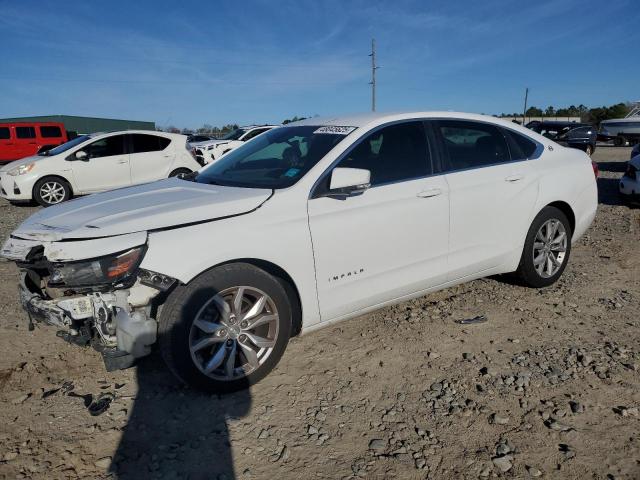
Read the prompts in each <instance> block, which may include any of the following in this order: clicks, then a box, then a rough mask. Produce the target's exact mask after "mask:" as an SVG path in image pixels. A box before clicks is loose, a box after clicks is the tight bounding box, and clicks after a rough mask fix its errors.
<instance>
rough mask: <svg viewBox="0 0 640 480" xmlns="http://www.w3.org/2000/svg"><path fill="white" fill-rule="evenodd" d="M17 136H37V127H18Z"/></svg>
mask: <svg viewBox="0 0 640 480" xmlns="http://www.w3.org/2000/svg"><path fill="white" fill-rule="evenodd" d="M16 137H18V138H36V129H35V128H34V127H16Z"/></svg>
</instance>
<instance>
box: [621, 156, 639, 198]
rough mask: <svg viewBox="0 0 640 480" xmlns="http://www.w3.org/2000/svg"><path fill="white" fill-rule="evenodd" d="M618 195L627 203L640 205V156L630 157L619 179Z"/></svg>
mask: <svg viewBox="0 0 640 480" xmlns="http://www.w3.org/2000/svg"><path fill="white" fill-rule="evenodd" d="M619 188H620V195H621V196H622V198H623V199H624V200H625V201H626V202H628V203H634V204H640V154H638V155H635V156H632V157H631V159H630V160H629V162H628V163H627V169H626V171H625V172H624V175H623V176H622V178H621V179H620V183H619Z"/></svg>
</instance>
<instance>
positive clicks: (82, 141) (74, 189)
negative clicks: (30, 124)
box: [0, 130, 200, 207]
mask: <svg viewBox="0 0 640 480" xmlns="http://www.w3.org/2000/svg"><path fill="white" fill-rule="evenodd" d="M186 141H187V139H186V137H185V136H184V135H178V134H172V133H163V132H149V131H145V130H141V131H135V130H129V131H126V132H113V133H103V134H97V135H82V136H80V137H76V138H74V139H73V140H70V141H69V142H67V143H64V144H62V145H60V146H58V147H55V148H53V149H51V150H48V151H46V152H42V153H40V154H38V155H36V156H32V157H27V158H24V159H22V160H18V161H15V162H11V163H9V164H8V165H5V166H4V167H2V168H0V187H1V189H0V196H1V197H3V198H5V199H7V200H9V201H10V202H14V203H16V202H24V201H31V200H35V201H36V202H38V203H39V204H40V205H43V206H45V207H46V206H50V205H54V204H56V203H60V202H64V201H65V200H69V199H70V198H71V197H73V196H78V195H85V194H87V193H94V192H102V191H105V190H113V189H114V188H122V187H128V186H130V185H136V184H139V183H147V182H152V181H154V180H158V179H161V178H167V177H173V176H176V175H186V174H188V173H191V172H193V171H195V170H198V169H199V168H200V165H199V164H198V163H197V162H196V161H195V160H194V159H193V157H192V156H191V154H190V153H189V151H188V150H187V148H186Z"/></svg>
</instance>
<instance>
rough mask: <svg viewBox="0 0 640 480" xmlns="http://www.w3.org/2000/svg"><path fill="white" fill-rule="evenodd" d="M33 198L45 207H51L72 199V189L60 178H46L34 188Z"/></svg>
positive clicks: (39, 181)
mask: <svg viewBox="0 0 640 480" xmlns="http://www.w3.org/2000/svg"><path fill="white" fill-rule="evenodd" d="M33 198H34V200H35V201H36V202H38V204H40V205H42V206H43V207H50V206H51V205H56V204H58V203H62V202H64V201H66V200H69V198H71V187H70V186H69V184H68V183H67V182H66V181H64V180H63V179H61V178H58V177H44V178H41V179H40V180H38V181H37V182H36V184H35V185H34V187H33Z"/></svg>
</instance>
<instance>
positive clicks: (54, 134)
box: [0, 122, 69, 163]
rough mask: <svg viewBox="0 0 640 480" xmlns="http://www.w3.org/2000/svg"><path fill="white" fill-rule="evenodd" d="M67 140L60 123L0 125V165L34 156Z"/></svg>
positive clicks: (65, 132)
mask: <svg viewBox="0 0 640 480" xmlns="http://www.w3.org/2000/svg"><path fill="white" fill-rule="evenodd" d="M68 140H69V139H68V137H67V131H66V130H65V128H64V125H63V124H62V123H58V122H20V123H0V163H6V162H11V161H13V160H18V159H20V158H24V157H29V156H31V155H35V154H36V153H38V152H41V151H44V150H49V149H51V148H53V147H56V146H58V145H60V144H62V143H65V142H66V141H68Z"/></svg>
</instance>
